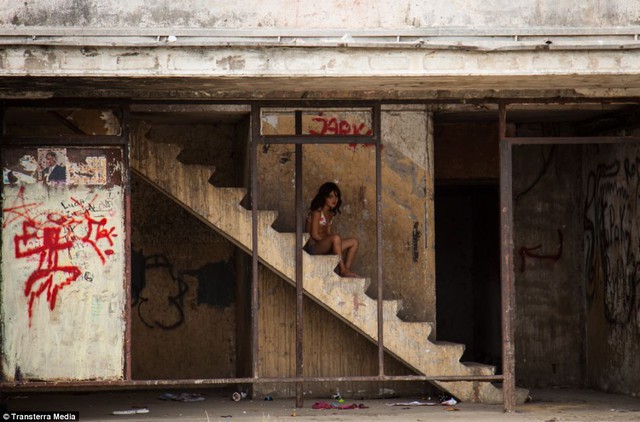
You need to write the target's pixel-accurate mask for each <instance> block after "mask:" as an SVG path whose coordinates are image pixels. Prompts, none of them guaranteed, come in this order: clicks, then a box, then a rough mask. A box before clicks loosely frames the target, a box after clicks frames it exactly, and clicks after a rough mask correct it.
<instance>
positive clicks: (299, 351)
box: [295, 111, 304, 408]
mask: <svg viewBox="0 0 640 422" xmlns="http://www.w3.org/2000/svg"><path fill="white" fill-rule="evenodd" d="M295 118H296V135H299V134H300V132H301V131H302V113H301V112H300V111H296V116H295ZM295 152H296V175H295V179H296V377H297V378H302V377H303V376H304V341H303V339H304V330H303V325H304V308H303V304H304V287H303V284H302V283H303V280H304V273H303V268H302V246H303V245H302V224H303V222H304V216H303V213H304V208H303V206H302V145H301V144H296V146H295ZM303 387H304V384H303V383H302V382H296V407H298V408H300V407H302V406H303V405H304V402H303Z"/></svg>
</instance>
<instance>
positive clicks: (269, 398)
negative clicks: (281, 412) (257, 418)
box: [264, 396, 273, 401]
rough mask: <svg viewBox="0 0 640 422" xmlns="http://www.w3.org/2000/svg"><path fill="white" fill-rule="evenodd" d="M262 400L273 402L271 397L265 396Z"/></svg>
mask: <svg viewBox="0 0 640 422" xmlns="http://www.w3.org/2000/svg"><path fill="white" fill-rule="evenodd" d="M264 400H265V401H273V397H271V396H265V398H264Z"/></svg>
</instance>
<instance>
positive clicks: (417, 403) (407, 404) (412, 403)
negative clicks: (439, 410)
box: [387, 401, 438, 406]
mask: <svg viewBox="0 0 640 422" xmlns="http://www.w3.org/2000/svg"><path fill="white" fill-rule="evenodd" d="M437 404H438V403H435V402H432V401H428V402H422V401H411V402H403V403H387V406H436V405H437Z"/></svg>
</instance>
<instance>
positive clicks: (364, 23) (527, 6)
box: [0, 0, 640, 29]
mask: <svg viewBox="0 0 640 422" xmlns="http://www.w3.org/2000/svg"><path fill="white" fill-rule="evenodd" d="M290 6H291V5H290V4H289V3H288V2H286V1H283V0H277V1H270V2H262V3H259V4H256V3H255V2H253V1H247V0H244V1H239V2H234V3H228V2H224V3H214V4H212V3H211V2H208V1H205V0H189V1H185V2H183V3H180V4H175V3H171V2H167V1H162V2H155V3H152V4H149V3H145V2H143V1H141V0H135V1H129V2H125V3H123V2H113V1H110V0H92V1H89V2H86V3H83V4H82V5H80V6H79V5H78V3H77V2H75V1H73V0H55V1H44V0H38V1H31V2H29V3H28V4H23V3H10V4H7V5H6V7H4V8H3V12H2V14H0V24H2V25H4V26H9V25H41V26H74V25H75V26H85V27H87V26H96V27H115V28H122V27H133V28H138V27H142V28H147V27H152V28H153V27H168V28H172V27H186V28H193V27H202V28H252V29H261V28H274V27H276V28H277V27H284V28H305V29H307V28H322V29H325V28H348V29H362V28H365V29H366V28H434V27H435V28H437V27H457V28H460V27H479V28H500V27H516V28H522V27H534V28H535V27H544V26H576V27H590V26H593V27H601V26H614V27H615V26H625V25H631V24H635V23H636V21H637V19H638V17H639V16H640V9H639V6H638V4H637V3H636V2H633V1H630V0H622V1H596V0H588V1H584V2H581V3H579V4H575V3H573V2H557V1H551V0H537V1H533V2H526V3H523V2H510V1H508V0H490V1H478V0H474V1H471V2H467V1H461V0H457V1H453V2H452V1H446V0H430V1H426V2H420V3H415V2H411V1H409V0H403V1H397V2H383V1H374V2H369V3H366V4H364V3H353V4H351V3H350V4H345V3H343V2H341V1H339V0H331V1H327V2H323V3H317V2H312V1H309V0H305V1H300V2H296V4H295V7H290Z"/></svg>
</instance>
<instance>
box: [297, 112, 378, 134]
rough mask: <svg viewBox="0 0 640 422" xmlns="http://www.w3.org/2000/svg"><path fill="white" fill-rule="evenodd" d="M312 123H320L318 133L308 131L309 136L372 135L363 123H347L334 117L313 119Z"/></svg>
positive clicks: (311, 130)
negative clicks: (320, 126)
mask: <svg viewBox="0 0 640 422" xmlns="http://www.w3.org/2000/svg"><path fill="white" fill-rule="evenodd" d="M312 121H314V122H319V123H322V128H321V129H320V131H319V132H318V131H315V130H313V129H309V133H310V134H311V135H356V136H357V135H360V136H371V134H372V133H373V132H372V131H371V129H369V128H368V127H367V125H365V124H364V123H360V124H357V123H349V122H347V121H346V120H338V119H336V118H335V117H331V118H326V117H320V116H318V117H314V118H313V119H312Z"/></svg>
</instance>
